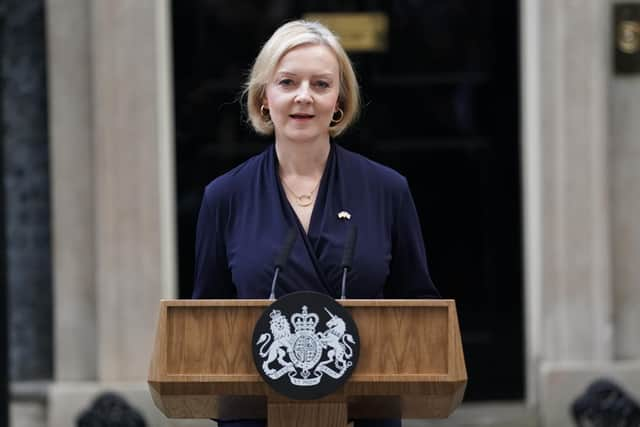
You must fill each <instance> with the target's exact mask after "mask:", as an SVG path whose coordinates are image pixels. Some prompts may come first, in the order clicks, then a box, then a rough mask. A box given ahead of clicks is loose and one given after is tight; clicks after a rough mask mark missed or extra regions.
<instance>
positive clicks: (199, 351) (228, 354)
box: [167, 307, 263, 380]
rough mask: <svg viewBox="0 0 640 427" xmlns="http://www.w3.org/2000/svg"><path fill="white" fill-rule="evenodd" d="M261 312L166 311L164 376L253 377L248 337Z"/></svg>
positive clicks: (215, 309) (216, 309)
mask: <svg viewBox="0 0 640 427" xmlns="http://www.w3.org/2000/svg"><path fill="white" fill-rule="evenodd" d="M262 310H263V308H260V307H239V308H236V309H235V310H227V309H225V308H224V307H197V308H196V309H192V308H189V307H170V308H169V309H168V312H167V325H168V329H167V374H168V375H182V374H194V375H204V374H206V375H225V374H227V375H228V374H230V373H233V374H234V375H235V376H237V375H249V374H251V375H257V374H258V373H257V371H256V368H255V365H254V364H253V356H252V350H251V336H252V335H253V327H254V325H255V323H256V321H257V319H258V317H259V316H260V313H261V312H262ZM230 380H233V379H232V378H230Z"/></svg>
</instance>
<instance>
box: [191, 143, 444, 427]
mask: <svg viewBox="0 0 640 427" xmlns="http://www.w3.org/2000/svg"><path fill="white" fill-rule="evenodd" d="M317 191H318V193H317V196H316V201H315V205H314V207H313V211H312V214H311V220H310V223H309V228H308V232H305V230H304V228H303V227H302V224H301V223H300V221H299V220H298V217H297V216H296V214H295V212H294V210H293V208H292V207H291V205H290V204H289V201H288V200H287V197H286V194H285V192H284V189H283V187H282V184H281V182H280V178H279V175H278V158H277V155H276V150H275V146H274V145H273V144H272V145H270V146H269V147H268V148H267V149H266V150H264V151H263V152H262V153H260V154H258V155H256V156H254V157H252V158H250V159H249V160H247V161H245V162H244V163H242V164H240V165H239V166H237V167H236V168H234V169H232V170H231V171H229V172H227V173H225V174H224V175H221V176H219V177H218V178H216V179H214V180H213V181H212V182H211V183H210V184H209V185H207V187H206V188H205V191H204V196H203V199H202V205H201V207H200V212H199V215H198V225H197V231H196V261H195V264H196V265H195V283H194V290H193V298H198V299H210V298H268V297H269V294H270V291H271V281H272V278H273V274H274V267H275V265H274V264H275V262H276V258H277V257H278V255H279V253H280V252H281V248H282V246H283V245H284V242H285V240H286V237H287V234H288V232H289V230H290V229H291V227H294V228H295V229H296V230H297V235H296V239H295V240H294V243H293V247H292V250H291V253H290V256H289V257H288V259H287V260H286V262H285V265H284V267H283V269H282V271H281V272H280V275H279V278H278V282H277V286H276V289H275V294H276V298H277V297H279V296H281V295H285V294H287V293H290V292H294V291H300V290H309V291H316V292H322V293H325V294H328V295H331V296H333V297H335V298H339V297H340V293H341V277H342V268H341V261H342V257H343V252H344V247H345V241H346V239H347V235H348V234H349V233H348V231H349V227H353V226H356V227H357V239H356V241H355V247H354V256H353V262H352V266H351V269H350V271H349V273H348V276H347V284H346V297H347V298H439V293H438V291H437V290H436V288H435V286H434V285H433V282H432V281H431V277H430V275H429V270H428V268H427V260H426V255H425V249H424V241H423V238H422V232H421V227H420V222H419V219H418V215H417V212H416V208H415V204H414V202H413V198H412V196H411V192H410V190H409V186H408V184H407V180H406V179H405V178H404V177H403V176H402V175H400V174H399V173H398V172H396V171H394V170H393V169H391V168H388V167H386V166H383V165H381V164H379V163H376V162H374V161H372V160H369V159H367V158H365V157H363V156H361V155H359V154H356V153H354V152H351V151H349V150H347V149H345V148H343V147H341V146H339V145H337V144H336V143H334V142H331V149H330V152H329V156H328V159H327V163H326V165H325V170H324V172H323V175H322V178H321V181H320V185H319V187H318V190H317ZM345 212H346V213H347V214H348V215H345V214H344V213H345ZM339 214H340V215H339ZM261 423H262V424H261ZM220 425H243V426H253V425H264V422H260V421H258V423H257V424H256V422H252V421H248V420H247V421H242V422H239V423H227V422H222V423H221V424H220ZM392 425H400V423H399V420H386V421H385V420H371V421H366V422H365V421H363V420H360V421H357V422H356V426H360V427H361V426H392Z"/></svg>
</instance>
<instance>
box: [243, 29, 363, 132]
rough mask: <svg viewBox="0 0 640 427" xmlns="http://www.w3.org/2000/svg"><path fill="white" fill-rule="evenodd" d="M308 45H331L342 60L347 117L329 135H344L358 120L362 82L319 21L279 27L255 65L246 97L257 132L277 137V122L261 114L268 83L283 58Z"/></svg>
mask: <svg viewBox="0 0 640 427" xmlns="http://www.w3.org/2000/svg"><path fill="white" fill-rule="evenodd" d="M305 44H311V45H318V44H319V45H324V46H327V47H329V48H330V49H331V50H332V51H333V53H334V54H335V56H336V59H337V60H338V66H339V69H340V91H339V95H338V107H340V108H341V109H342V111H343V112H344V115H343V117H342V120H341V121H340V122H339V123H337V124H336V125H335V126H330V127H329V134H330V135H331V136H332V137H334V136H338V135H340V134H341V133H343V132H344V131H345V130H346V129H347V128H348V127H349V126H350V125H351V124H352V123H353V122H354V121H355V120H356V118H357V117H358V114H359V112H360V90H359V88H358V80H357V79H356V75H355V72H354V71H353V66H352V65H351V61H350V60H349V57H348V56H347V53H346V52H345V51H344V49H343V48H342V46H341V45H340V42H339V41H338V38H337V36H336V35H334V34H333V33H332V32H331V31H330V30H329V29H328V28H327V27H325V26H324V25H322V24H320V23H318V22H309V21H303V20H298V21H291V22H288V23H286V24H284V25H282V26H281V27H280V28H278V29H277V30H276V32H275V33H273V35H272V36H271V38H270V39H269V40H268V41H267V42H266V43H265V44H264V46H263V47H262V49H261V50H260V53H259V54H258V56H257V57H256V61H255V63H254V64H253V67H252V69H251V74H250V75H249V80H248V81H247V83H246V84H245V88H244V91H243V95H244V96H246V98H247V110H248V113H249V121H250V123H251V125H252V126H253V128H254V129H255V131H256V132H258V133H260V134H263V135H272V134H273V123H272V122H271V120H268V118H265V117H264V116H263V115H262V114H261V111H260V107H261V106H262V105H263V104H262V103H263V99H264V97H265V91H266V87H267V83H268V82H269V80H270V79H271V78H272V77H273V74H274V73H275V69H276V66H277V65H278V62H280V59H282V57H283V56H284V55H285V54H286V53H287V52H289V51H290V50H291V49H293V48H296V47H298V46H301V45H305Z"/></svg>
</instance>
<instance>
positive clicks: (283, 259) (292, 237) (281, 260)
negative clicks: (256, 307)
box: [269, 226, 297, 300]
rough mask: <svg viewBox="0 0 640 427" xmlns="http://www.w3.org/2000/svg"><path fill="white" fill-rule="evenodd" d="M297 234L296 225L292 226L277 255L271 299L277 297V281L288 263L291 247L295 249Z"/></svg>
mask: <svg viewBox="0 0 640 427" xmlns="http://www.w3.org/2000/svg"><path fill="white" fill-rule="evenodd" d="M296 234H297V233H296V227H295V226H291V227H290V228H289V231H288V232H287V237H286V239H285V241H284V245H283V246H282V248H281V249H280V252H279V253H278V256H277V257H276V266H275V271H274V272H273V280H272V281H271V294H270V295H269V299H270V300H274V299H276V294H275V290H276V282H277V281H278V274H279V273H280V270H282V269H283V268H284V265H285V264H286V263H287V259H289V254H290V253H291V249H293V243H294V242H295V241H296Z"/></svg>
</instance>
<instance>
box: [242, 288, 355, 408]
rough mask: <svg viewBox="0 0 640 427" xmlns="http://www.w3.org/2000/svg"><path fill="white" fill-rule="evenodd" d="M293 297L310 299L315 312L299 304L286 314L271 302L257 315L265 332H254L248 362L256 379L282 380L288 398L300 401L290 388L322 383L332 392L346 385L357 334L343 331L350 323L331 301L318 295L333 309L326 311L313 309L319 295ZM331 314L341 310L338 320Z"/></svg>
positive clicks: (325, 308) (306, 305)
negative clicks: (253, 365) (253, 364)
mask: <svg viewBox="0 0 640 427" xmlns="http://www.w3.org/2000/svg"><path fill="white" fill-rule="evenodd" d="M296 294H310V295H311V297H312V298H313V299H316V301H315V302H316V304H314V306H315V307H316V310H315V311H313V310H312V309H310V307H309V304H304V303H303V304H301V305H299V306H298V307H299V308H298V309H295V310H292V311H289V312H288V313H289V315H287V314H285V313H286V312H285V311H284V310H283V308H284V307H279V308H278V307H276V305H277V303H274V305H273V306H271V307H270V308H268V309H267V311H266V312H265V314H264V315H263V317H265V320H266V319H267V318H268V328H269V329H268V332H259V333H257V332H258V331H257V330H256V331H255V332H254V359H255V361H256V367H257V368H258V371H259V372H260V374H261V375H262V376H263V377H264V378H265V379H267V378H268V379H269V380H271V381H270V382H271V383H272V385H273V383H275V382H281V381H279V380H281V379H282V380H284V381H285V382H288V385H287V387H286V388H289V389H291V388H293V389H294V390H293V391H291V393H292V394H294V396H293V397H296V398H300V397H299V396H300V393H299V392H295V389H298V390H300V389H301V388H306V389H309V388H313V387H318V386H321V385H322V384H321V383H322V382H323V381H325V379H327V380H328V382H329V383H333V384H334V385H335V387H337V385H339V384H341V383H342V382H343V381H344V380H346V377H347V376H348V374H349V373H350V371H351V369H352V368H353V366H354V361H356V360H357V354H356V353H357V347H358V343H357V341H358V338H357V330H349V328H348V323H351V324H352V325H353V329H355V324H353V321H352V320H351V319H350V318H348V319H346V321H345V318H343V317H345V316H344V314H345V313H346V311H344V309H343V308H342V307H341V306H339V305H338V304H337V303H336V302H335V301H334V300H333V299H331V298H329V297H327V296H325V295H322V296H323V297H324V298H327V299H329V300H330V301H331V303H332V304H333V306H331V307H327V304H317V298H318V297H317V296H318V295H321V294H317V293H314V292H299V293H296ZM291 295H294V294H291ZM299 296H300V295H298V297H299ZM284 298H286V297H284ZM290 306H291V304H289V307H290ZM336 306H337V307H336ZM336 309H338V310H341V311H344V313H341V314H342V316H341V315H338V314H337V313H335V311H336ZM347 316H348V313H347ZM265 326H266V325H265ZM292 327H293V330H292ZM265 329H266V328H265ZM354 356H356V357H354ZM268 382H269V381H268ZM338 383H339V384H338ZM321 388H322V387H321ZM330 388H331V387H330ZM278 391H280V390H278ZM331 391H333V390H329V391H328V392H326V393H324V394H328V393H329V392H331ZM284 394H287V393H286V392H285V393H284Z"/></svg>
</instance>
